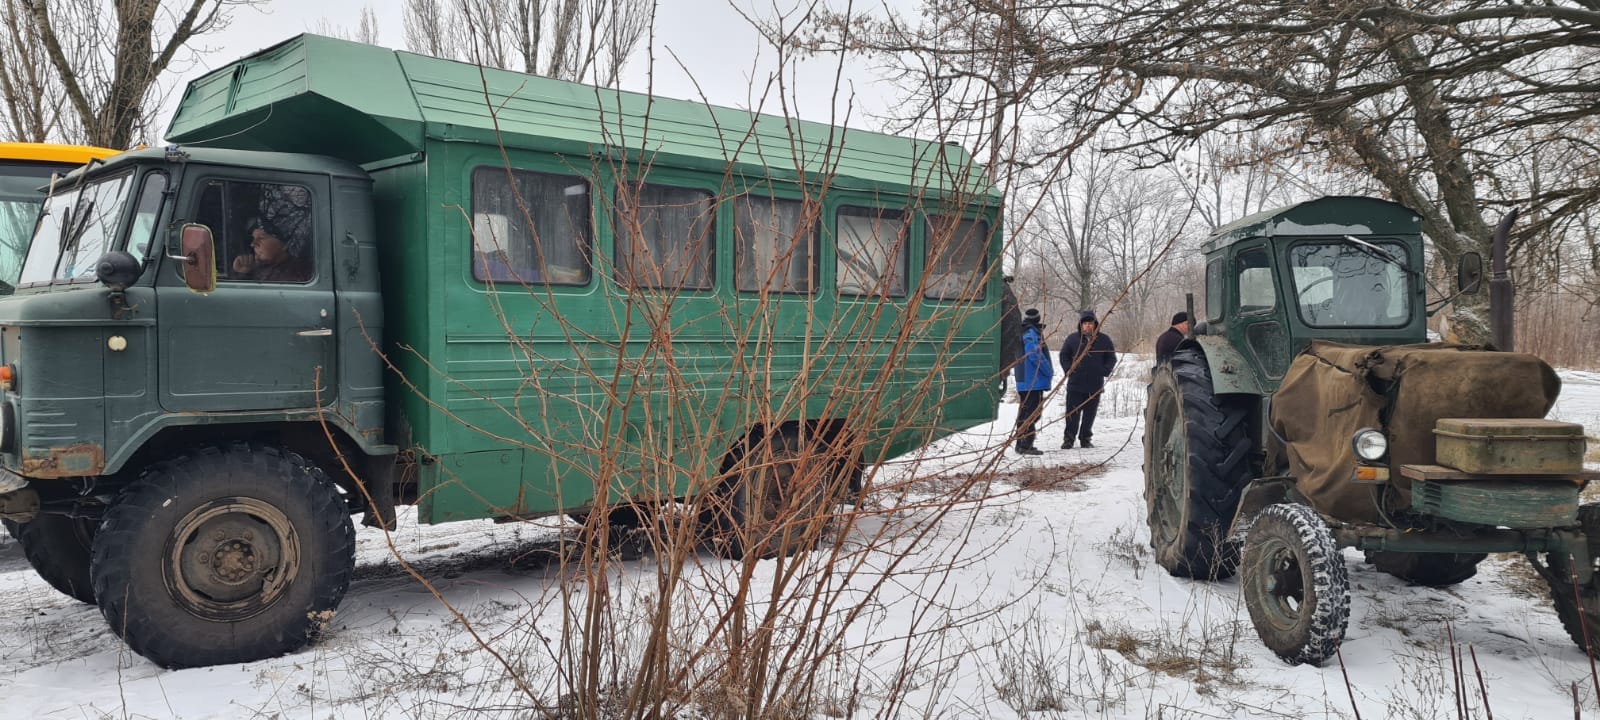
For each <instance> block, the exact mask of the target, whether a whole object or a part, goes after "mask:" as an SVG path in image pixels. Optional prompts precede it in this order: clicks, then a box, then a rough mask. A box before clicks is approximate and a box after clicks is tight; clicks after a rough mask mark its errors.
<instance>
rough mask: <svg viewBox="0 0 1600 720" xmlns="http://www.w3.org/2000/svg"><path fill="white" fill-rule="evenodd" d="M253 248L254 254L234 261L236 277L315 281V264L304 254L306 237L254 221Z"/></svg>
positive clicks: (251, 224) (267, 280)
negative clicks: (312, 267)
mask: <svg viewBox="0 0 1600 720" xmlns="http://www.w3.org/2000/svg"><path fill="white" fill-rule="evenodd" d="M247 227H248V228H249V229H250V249H251V251H252V252H250V253H246V254H244V255H240V256H238V257H236V258H234V259H233V278H234V279H236V280H254V281H256V282H305V281H307V280H310V279H311V262H310V261H309V260H306V259H305V258H303V257H300V253H301V252H303V251H304V250H305V245H306V242H305V240H304V239H303V238H298V237H290V238H289V239H288V240H285V239H284V234H283V233H282V232H281V231H280V230H279V229H278V227H277V226H276V225H274V224H273V222H272V221H271V220H268V219H265V218H258V219H255V220H251V221H250V224H249V225H248V226H247Z"/></svg>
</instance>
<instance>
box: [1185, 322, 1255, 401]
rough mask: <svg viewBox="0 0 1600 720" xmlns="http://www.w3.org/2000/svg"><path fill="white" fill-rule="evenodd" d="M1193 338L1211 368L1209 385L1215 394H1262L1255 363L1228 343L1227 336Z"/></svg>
mask: <svg viewBox="0 0 1600 720" xmlns="http://www.w3.org/2000/svg"><path fill="white" fill-rule="evenodd" d="M1194 339H1195V341H1196V342H1197V343H1198V344H1199V345H1200V349H1201V350H1202V351H1204V352H1205V354H1206V365H1207V366H1209V367H1210V368H1211V387H1212V390H1213V391H1214V392H1215V393H1216V394H1218V395H1227V394H1233V393H1240V394H1245V395H1261V394H1263V393H1262V389H1261V388H1262V384H1261V380H1260V379H1259V377H1258V373H1257V370H1256V367H1255V365H1254V364H1252V363H1250V362H1249V361H1248V360H1246V359H1245V356H1244V354H1243V353H1241V352H1239V350H1238V349H1237V348H1235V347H1234V346H1233V345H1231V344H1229V343H1228V340H1227V338H1223V337H1217V336H1215V335H1200V336H1197V337H1196V338H1194Z"/></svg>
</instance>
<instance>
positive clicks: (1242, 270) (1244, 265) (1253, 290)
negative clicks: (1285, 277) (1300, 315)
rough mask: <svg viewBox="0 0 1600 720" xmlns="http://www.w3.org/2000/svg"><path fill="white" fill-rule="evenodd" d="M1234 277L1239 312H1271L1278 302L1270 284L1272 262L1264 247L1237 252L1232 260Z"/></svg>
mask: <svg viewBox="0 0 1600 720" xmlns="http://www.w3.org/2000/svg"><path fill="white" fill-rule="evenodd" d="M1234 268H1235V270H1234V278H1235V280H1236V282H1237V284H1238V286H1239V314H1240V315H1250V314H1254V313H1266V312H1271V311H1272V309H1273V308H1274V307H1276V306H1277V304H1278V296H1277V292H1275V289H1274V288H1273V285H1272V262H1271V258H1270V256H1269V255H1267V251H1266V249H1264V248H1253V249H1250V250H1246V251H1244V252H1242V253H1239V257H1238V258H1237V259H1235V260H1234Z"/></svg>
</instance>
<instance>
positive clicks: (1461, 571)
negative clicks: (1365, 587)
mask: <svg viewBox="0 0 1600 720" xmlns="http://www.w3.org/2000/svg"><path fill="white" fill-rule="evenodd" d="M1366 557H1367V562H1369V563H1371V564H1372V566H1373V567H1375V568H1377V569H1378V570H1380V571H1382V572H1385V573H1388V574H1390V575H1393V576H1395V577H1397V578H1400V579H1401V580H1404V581H1406V582H1409V583H1414V584H1416V585H1424V586H1427V587H1449V586H1451V585H1456V584H1458V583H1462V582H1466V581H1467V579H1469V578H1471V577H1472V576H1473V575H1477V574H1478V563H1480V562H1483V559H1484V558H1486V557H1489V556H1488V555H1485V554H1483V553H1410V552H1393V551H1388V550H1368V551H1367V554H1366Z"/></svg>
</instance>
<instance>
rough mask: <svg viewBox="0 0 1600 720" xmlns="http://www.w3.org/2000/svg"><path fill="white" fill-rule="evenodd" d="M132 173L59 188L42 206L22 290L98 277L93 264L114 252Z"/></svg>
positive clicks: (26, 265) (23, 268)
mask: <svg viewBox="0 0 1600 720" xmlns="http://www.w3.org/2000/svg"><path fill="white" fill-rule="evenodd" d="M132 187H133V174H132V173H123V174H121V175H116V176H113V177H108V178H104V179H101V180H95V181H93V182H90V183H87V184H85V185H83V186H82V187H69V188H62V189H58V190H57V192H56V194H55V195H52V196H50V198H49V199H48V200H46V201H45V204H44V212H43V213H41V214H40V216H39V223H38V225H37V226H36V227H35V228H34V232H33V241H32V243H31V244H30V245H29V246H28V259H27V261H26V262H24V263H23V266H22V275H21V277H20V279H19V281H18V284H19V285H27V284H30V283H47V282H50V281H52V280H78V279H85V278H93V277H94V269H95V268H94V266H95V261H96V260H98V259H100V256H101V255H102V254H104V253H105V252H106V251H107V250H110V249H112V246H113V243H114V242H115V240H116V236H117V226H118V223H119V222H120V221H121V219H122V215H123V210H125V209H126V208H127V204H128V194H129V191H130V190H131V189H132Z"/></svg>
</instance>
